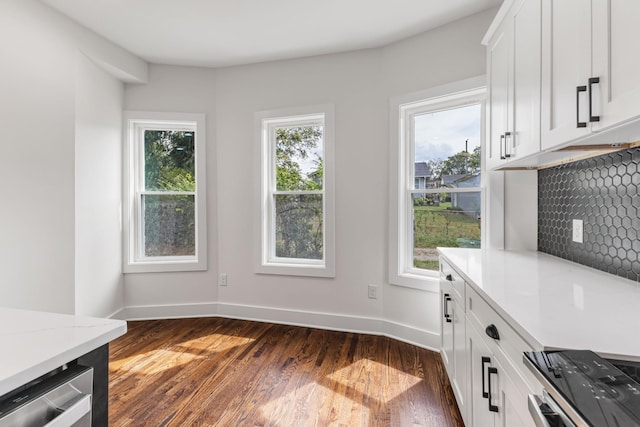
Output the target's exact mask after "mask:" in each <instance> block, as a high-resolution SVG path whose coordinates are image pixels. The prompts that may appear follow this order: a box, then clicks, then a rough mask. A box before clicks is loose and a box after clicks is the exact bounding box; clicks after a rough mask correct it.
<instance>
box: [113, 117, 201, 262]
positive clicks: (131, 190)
mask: <svg viewBox="0 0 640 427" xmlns="http://www.w3.org/2000/svg"><path fill="white" fill-rule="evenodd" d="M123 129H124V138H123V140H124V150H123V154H124V156H123V157H124V166H123V171H124V179H123V186H124V188H123V198H124V200H123V272H124V273H148V272H168V271H203V270H207V210H206V209H207V208H206V191H207V190H206V127H205V115H204V114H195V113H158V112H147V111H125V112H124V115H123ZM145 129H174V130H194V131H195V141H194V143H195V179H196V190H195V192H193V193H190V194H193V195H194V196H195V223H196V231H195V233H196V236H195V237H196V250H195V255H193V256H162V257H148V256H145V255H144V254H143V249H142V248H143V232H142V230H143V227H144V225H143V224H142V221H143V220H142V212H141V195H142V194H149V192H148V191H144V188H142V185H143V183H144V176H143V171H144V136H143V132H144V130H145ZM151 193H153V194H178V193H173V192H157V191H154V192H151ZM179 194H185V193H184V192H180V193H179Z"/></svg>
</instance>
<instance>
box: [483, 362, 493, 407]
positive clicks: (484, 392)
mask: <svg viewBox="0 0 640 427" xmlns="http://www.w3.org/2000/svg"><path fill="white" fill-rule="evenodd" d="M481 360H482V397H483V398H485V399H487V398H488V397H489V392H488V391H485V390H486V388H485V382H484V365H485V363H491V358H489V357H486V356H482V359H481ZM489 387H491V384H489Z"/></svg>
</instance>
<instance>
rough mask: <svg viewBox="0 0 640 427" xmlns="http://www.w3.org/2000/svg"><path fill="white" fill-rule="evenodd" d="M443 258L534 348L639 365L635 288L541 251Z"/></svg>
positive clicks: (639, 293) (468, 252)
mask: <svg viewBox="0 0 640 427" xmlns="http://www.w3.org/2000/svg"><path fill="white" fill-rule="evenodd" d="M439 252H440V255H441V256H442V257H443V258H444V259H445V260H446V261H448V262H449V263H450V264H451V265H452V266H453V267H455V268H456V270H457V271H458V272H459V273H460V274H461V275H462V276H463V278H464V279H465V281H466V282H467V283H469V285H470V286H472V287H473V288H474V289H475V290H476V291H477V292H478V293H479V294H480V295H481V296H482V297H483V298H484V299H485V300H486V301H487V302H488V303H489V304H490V305H491V306H492V307H493V308H494V309H495V310H496V311H497V312H498V313H499V314H500V316H501V317H503V318H504V320H505V321H507V322H508V323H509V324H511V325H512V327H513V328H514V329H515V330H516V332H518V333H519V334H520V335H521V336H522V337H523V338H524V339H525V340H526V341H527V342H528V343H529V344H530V345H531V346H532V347H534V349H536V350H552V349H566V348H568V349H589V350H593V351H594V352H596V353H598V354H600V355H601V356H603V357H607V358H614V359H622V360H635V361H640V339H638V334H639V333H640V286H639V285H638V283H637V282H634V281H631V280H628V279H623V278H620V277H618V276H614V275H612V274H608V273H605V272H602V271H599V270H595V269H592V268H589V267H585V266H582V265H580V264H576V263H573V262H570V261H566V260H563V259H560V258H557V257H554V256H551V255H547V254H545V253H542V252H534V251H501V250H481V249H460V248H439Z"/></svg>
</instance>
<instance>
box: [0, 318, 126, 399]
mask: <svg viewBox="0 0 640 427" xmlns="http://www.w3.org/2000/svg"><path fill="white" fill-rule="evenodd" d="M126 331H127V324H126V322H124V321H122V320H111V319H98V318H93V317H81V316H72V315H68V314H57V313H45V312H40V311H28V310H17V309H11V308H0V343H1V344H0V345H1V347H0V348H2V351H0V396H2V395H3V394H5V393H8V392H10V391H11V390H14V389H16V388H18V387H20V386H21V385H23V384H25V383H27V382H29V381H31V380H34V379H36V378H38V377H39V376H41V375H44V374H46V373H47V372H49V371H51V370H53V369H56V368H58V367H59V366H62V365H63V364H65V363H67V362H70V361H72V360H74V359H77V358H78V357H80V356H82V355H83V354H86V353H88V352H90V351H92V350H95V349H96V348H98V347H100V346H102V345H104V344H106V343H108V342H109V341H111V340H113V339H115V338H117V337H119V336H121V335H123V334H124V333H125V332H126Z"/></svg>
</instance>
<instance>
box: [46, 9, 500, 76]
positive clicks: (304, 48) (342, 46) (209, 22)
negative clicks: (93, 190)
mask: <svg viewBox="0 0 640 427" xmlns="http://www.w3.org/2000/svg"><path fill="white" fill-rule="evenodd" d="M41 1H42V2H43V3H45V4H47V5H49V6H51V7H53V8H54V9H57V10H58V11H60V12H62V13H63V14H65V15H67V16H69V17H71V18H72V19H73V20H75V21H77V22H79V23H81V24H82V25H84V26H86V27H88V28H90V29H92V30H94V31H95V32H97V33H98V34H101V35H102V36H104V37H106V38H107V39H109V40H111V41H113V42H114V43H116V44H117V45H119V46H122V47H123V48H125V49H127V50H129V51H130V52H132V53H134V54H136V55H138V56H139V57H141V58H142V59H144V60H146V61H148V62H152V63H161V64H179V65H194V66H210V67H221V66H230V65H238V64H247V63H254V62H262V61H270V60H277V59H288V58H297V57H305V56H312V55H320V54H327V53H335V52H345V51H349V50H355V49H364V48H372V47H380V46H384V45H387V44H389V43H392V42H395V41H398V40H401V39H403V38H406V37H409V36H412V35H415V34H418V33H421V32H423V31H426V30H429V29H432V28H436V27H438V26H441V25H443V24H446V23H448V22H452V21H455V20H457V19H460V18H463V17H465V16H469V15H472V14H474V13H477V12H480V11H483V10H486V9H489V8H491V7H494V6H497V5H499V4H500V3H502V0H41ZM479 42H480V41H479V40H478V43H479Z"/></svg>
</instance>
